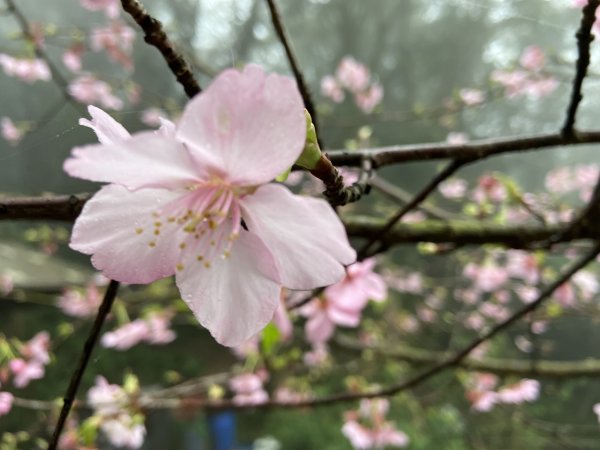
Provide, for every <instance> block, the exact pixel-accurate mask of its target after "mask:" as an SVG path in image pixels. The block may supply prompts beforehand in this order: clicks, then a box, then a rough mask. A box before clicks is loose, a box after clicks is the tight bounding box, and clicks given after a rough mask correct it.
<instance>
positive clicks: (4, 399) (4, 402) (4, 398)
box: [0, 392, 14, 416]
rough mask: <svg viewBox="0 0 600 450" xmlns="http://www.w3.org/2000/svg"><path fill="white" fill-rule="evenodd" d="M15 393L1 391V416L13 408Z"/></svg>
mask: <svg viewBox="0 0 600 450" xmlns="http://www.w3.org/2000/svg"><path fill="white" fill-rule="evenodd" d="M13 399H14V397H13V395H12V394H11V393H10V392H0V416H5V415H7V414H8V413H9V412H10V410H11V409H12V404H13Z"/></svg>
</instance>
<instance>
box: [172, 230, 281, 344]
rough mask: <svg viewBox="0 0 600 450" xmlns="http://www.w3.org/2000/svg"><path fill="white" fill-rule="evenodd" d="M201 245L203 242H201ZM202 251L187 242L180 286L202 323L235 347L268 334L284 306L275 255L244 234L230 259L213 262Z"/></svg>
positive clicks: (200, 246)
mask: <svg viewBox="0 0 600 450" xmlns="http://www.w3.org/2000/svg"><path fill="white" fill-rule="evenodd" d="M198 242H202V241H198ZM202 247H203V246H202V245H191V242H190V241H188V247H187V248H186V250H185V252H184V254H183V258H182V260H181V264H182V266H183V267H182V270H181V271H178V272H177V275H176V277H177V286H178V287H179V290H180V291H181V296H182V298H183V300H184V301H185V302H186V303H187V304H188V306H189V307H190V309H191V310H192V311H193V313H194V315H195V316H196V318H197V319H198V321H199V322H200V323H201V324H202V325H203V326H204V327H206V328H207V329H208V330H209V331H210V332H211V334H212V335H213V336H214V337H215V339H216V340H217V341H218V342H219V343H221V344H223V345H227V346H230V347H235V346H237V345H240V344H242V343H244V342H245V341H246V340H248V339H249V338H250V337H252V336H254V335H255V334H256V333H257V332H259V331H260V330H261V329H262V328H264V327H265V326H266V325H267V324H268V323H269V322H270V321H271V319H272V318H273V314H274V313H275V309H276V308H277V307H278V305H279V297H280V293H281V282H280V280H279V273H278V272H277V267H276V265H275V261H274V260H273V257H272V255H271V254H270V252H269V250H268V249H267V248H266V246H265V245H264V244H263V243H262V242H261V241H260V239H258V238H257V237H256V236H253V235H252V234H250V233H248V232H246V231H244V230H242V232H241V234H240V236H239V238H238V239H237V240H236V241H235V242H234V244H233V247H232V248H231V250H230V255H229V256H228V257H226V258H225V257H222V256H221V254H220V253H222V252H219V251H217V252H216V256H215V257H212V258H210V261H209V263H210V267H208V268H207V267H206V266H205V263H206V262H207V259H206V258H205V257H204V259H203V260H202V261H199V260H198V259H197V257H198V256H199V255H206V249H205V248H202Z"/></svg>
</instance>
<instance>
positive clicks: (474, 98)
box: [458, 89, 485, 106]
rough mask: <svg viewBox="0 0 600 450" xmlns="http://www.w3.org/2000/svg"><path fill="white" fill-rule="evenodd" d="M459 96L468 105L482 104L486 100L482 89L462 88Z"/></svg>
mask: <svg viewBox="0 0 600 450" xmlns="http://www.w3.org/2000/svg"><path fill="white" fill-rule="evenodd" d="M458 96H459V97H460V99H461V101H462V102H463V103H464V104H465V105H467V106H476V105H481V104H482V103H483V102H484V101H485V93H484V92H483V91H482V90H480V89H461V90H460V91H458Z"/></svg>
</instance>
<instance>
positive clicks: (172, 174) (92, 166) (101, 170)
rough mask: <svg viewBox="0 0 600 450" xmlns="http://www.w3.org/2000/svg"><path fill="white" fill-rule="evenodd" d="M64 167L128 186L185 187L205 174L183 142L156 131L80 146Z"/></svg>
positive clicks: (80, 175)
mask: <svg viewBox="0 0 600 450" xmlns="http://www.w3.org/2000/svg"><path fill="white" fill-rule="evenodd" d="M63 167H64V170H65V172H67V173H68V174H69V175H71V176H73V177H78V178H83V179H86V180H91V181H104V182H108V183H116V184H120V185H122V186H125V187H126V188H128V189H139V188H143V187H160V188H174V187H182V186H185V185H186V184H191V183H194V182H196V181H197V180H198V177H199V176H201V170H199V169H198V168H197V167H196V166H195V163H194V162H193V161H192V160H191V158H190V156H189V154H188V152H187V150H186V149H185V147H184V146H183V145H182V144H181V143H179V142H177V141H175V140H174V139H172V138H168V137H165V136H161V135H159V134H157V133H155V132H152V131H148V132H143V133H138V134H135V135H133V136H131V137H130V138H129V139H127V140H124V141H119V142H112V143H111V144H106V145H105V144H95V145H88V146H85V147H76V148H74V149H73V152H72V154H71V158H69V159H67V160H66V161H65V163H64V166H63Z"/></svg>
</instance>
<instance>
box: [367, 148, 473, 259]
mask: <svg viewBox="0 0 600 450" xmlns="http://www.w3.org/2000/svg"><path fill="white" fill-rule="evenodd" d="M468 162H469V161H468V160H464V159H455V160H453V161H452V162H451V163H450V164H448V165H447V166H446V167H445V168H444V170H442V171H441V172H440V173H438V174H437V175H436V176H435V177H433V178H432V179H431V180H430V181H429V183H427V185H426V186H425V187H424V188H423V189H422V190H421V191H420V192H419V193H418V194H417V195H415V196H414V197H413V199H412V200H411V201H410V202H408V203H407V204H406V205H404V206H403V207H402V208H400V210H399V211H398V212H397V213H396V214H394V216H393V217H391V218H390V219H389V220H388V221H387V223H386V224H385V225H384V226H383V228H382V229H381V230H380V232H379V235H376V236H373V237H372V238H371V239H369V241H368V242H367V243H366V244H365V245H364V246H363V247H362V248H361V249H360V250H359V251H358V259H359V260H363V259H365V258H366V257H368V256H369V255H370V253H369V250H370V249H371V248H372V247H373V245H374V244H375V243H376V242H380V243H382V244H381V245H383V242H385V237H386V235H387V233H388V232H389V231H390V230H391V229H392V228H394V226H395V225H396V224H397V223H398V222H399V221H400V220H401V219H402V217H404V216H405V215H406V214H407V213H408V212H409V211H411V210H412V209H413V208H415V207H416V206H417V205H419V204H420V203H421V202H422V201H423V200H425V199H426V198H427V196H428V195H429V194H430V193H431V192H433V191H434V190H435V189H436V188H437V187H438V186H439V184H440V183H441V182H442V181H444V180H446V179H447V178H448V177H450V176H452V174H454V173H455V172H456V171H457V170H458V169H459V168H461V167H462V166H464V165H465V164H467V163H468ZM372 253H375V252H372Z"/></svg>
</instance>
